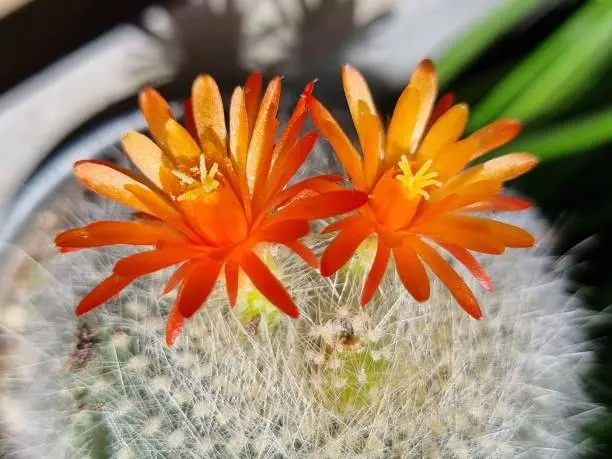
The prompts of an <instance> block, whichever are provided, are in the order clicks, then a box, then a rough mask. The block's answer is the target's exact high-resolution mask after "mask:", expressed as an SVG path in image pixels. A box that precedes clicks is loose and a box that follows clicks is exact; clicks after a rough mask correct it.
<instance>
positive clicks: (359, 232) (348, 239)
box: [321, 223, 373, 277]
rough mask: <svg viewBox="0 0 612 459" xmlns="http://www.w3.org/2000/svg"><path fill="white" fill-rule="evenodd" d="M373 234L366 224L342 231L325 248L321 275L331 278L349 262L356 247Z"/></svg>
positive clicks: (355, 225)
mask: <svg viewBox="0 0 612 459" xmlns="http://www.w3.org/2000/svg"><path fill="white" fill-rule="evenodd" d="M372 232H373V228H372V227H371V226H370V225H369V224H366V223H361V224H354V225H352V226H350V227H348V228H345V229H343V230H342V231H341V232H340V233H339V234H338V235H337V236H336V237H335V238H334V239H333V241H332V242H331V243H330V244H329V245H328V246H327V248H326V249H325V252H324V253H323V257H322V258H321V275H322V276H325V277H327V276H331V275H332V274H334V273H335V272H336V271H338V270H339V269H340V268H342V266H344V264H345V263H346V262H347V261H349V260H350V258H351V257H352V256H353V254H354V253H355V251H356V250H357V247H359V245H360V244H361V243H362V242H363V241H364V240H365V239H366V238H367V237H368V236H369V235H370V234H372Z"/></svg>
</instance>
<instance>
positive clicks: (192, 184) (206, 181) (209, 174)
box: [172, 155, 219, 201]
mask: <svg viewBox="0 0 612 459" xmlns="http://www.w3.org/2000/svg"><path fill="white" fill-rule="evenodd" d="M192 172H194V173H195V174H197V173H198V172H199V175H200V180H199V181H198V180H196V179H194V178H193V177H192V176H191V175H189V174H186V173H184V172H181V171H179V170H176V169H175V170H173V171H172V174H173V175H174V176H175V177H176V178H178V179H179V180H180V181H181V183H183V184H184V185H186V186H187V188H188V190H187V191H186V192H185V193H183V194H181V195H180V196H179V197H177V198H176V199H177V201H185V200H194V199H197V198H199V197H201V196H206V195H208V194H210V193H212V192H213V191H215V190H216V189H217V188H219V181H218V180H216V179H215V176H216V175H217V173H218V172H219V165H218V164H217V163H214V164H213V165H212V167H211V168H210V170H207V168H206V158H205V157H204V155H200V167H197V166H196V167H194V168H192Z"/></svg>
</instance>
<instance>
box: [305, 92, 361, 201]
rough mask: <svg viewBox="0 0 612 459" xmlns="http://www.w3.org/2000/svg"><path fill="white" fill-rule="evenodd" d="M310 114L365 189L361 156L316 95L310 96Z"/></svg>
mask: <svg viewBox="0 0 612 459" xmlns="http://www.w3.org/2000/svg"><path fill="white" fill-rule="evenodd" d="M309 109H310V116H311V117H312V120H313V122H314V124H315V126H316V127H317V129H318V130H319V131H321V134H323V136H324V137H325V138H326V139H327V141H328V142H329V144H330V145H331V147H332V148H333V150H334V152H335V153H336V155H337V157H338V159H339V160H340V162H341V163H342V165H343V166H344V168H345V169H346V172H347V174H348V175H349V177H350V178H351V180H352V181H353V186H354V187H355V188H357V189H365V187H366V181H365V173H364V170H363V163H362V161H361V157H360V156H359V153H357V150H355V147H353V144H352V143H351V141H350V140H349V138H348V137H347V136H346V134H345V133H344V131H343V130H342V128H341V127H340V125H339V124H338V123H337V121H336V120H335V119H334V117H333V116H332V115H331V113H329V112H328V111H327V109H326V108H325V107H324V106H323V104H321V102H319V101H318V100H317V99H316V98H315V97H311V98H310V105H309Z"/></svg>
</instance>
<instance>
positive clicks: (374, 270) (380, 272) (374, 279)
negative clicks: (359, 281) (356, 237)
mask: <svg viewBox="0 0 612 459" xmlns="http://www.w3.org/2000/svg"><path fill="white" fill-rule="evenodd" d="M390 256H391V250H390V249H389V247H387V246H385V245H384V244H382V243H381V242H380V241H379V242H378V246H377V248H376V257H375V258H374V263H372V267H371V268H370V272H369V273H368V277H367V278H366V282H365V285H364V286H363V293H362V294H361V305H362V306H364V305H366V304H368V303H369V302H370V300H371V299H372V297H373V296H374V293H376V290H377V289H378V286H379V285H380V282H381V281H382V279H383V276H384V275H385V271H386V270H387V265H388V264H389V258H390Z"/></svg>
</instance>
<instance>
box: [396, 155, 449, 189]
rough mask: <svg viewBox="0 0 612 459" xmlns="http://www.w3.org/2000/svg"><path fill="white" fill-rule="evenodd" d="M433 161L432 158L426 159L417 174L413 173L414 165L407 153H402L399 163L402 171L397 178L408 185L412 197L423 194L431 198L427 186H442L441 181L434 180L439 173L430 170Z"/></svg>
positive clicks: (405, 185)
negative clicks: (412, 165) (411, 163)
mask: <svg viewBox="0 0 612 459" xmlns="http://www.w3.org/2000/svg"><path fill="white" fill-rule="evenodd" d="M431 163H432V161H431V159H429V160H427V161H425V162H424V163H423V165H422V166H421V167H420V168H419V170H418V171H417V172H416V174H413V173H412V167H411V166H410V161H408V158H407V157H406V155H402V158H401V160H400V161H399V163H397V165H398V166H399V168H400V169H401V170H402V173H401V174H400V175H398V176H397V177H396V178H397V179H398V180H399V181H400V182H402V185H404V187H406V190H407V191H408V197H409V198H410V199H414V198H416V197H417V196H419V195H420V196H423V198H425V199H429V193H428V192H427V190H426V189H425V188H427V187H430V186H436V187H439V186H442V183H441V182H440V181H438V180H434V179H435V178H436V177H437V176H438V173H437V172H433V171H431V172H428V171H429V168H430V167H431Z"/></svg>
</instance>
